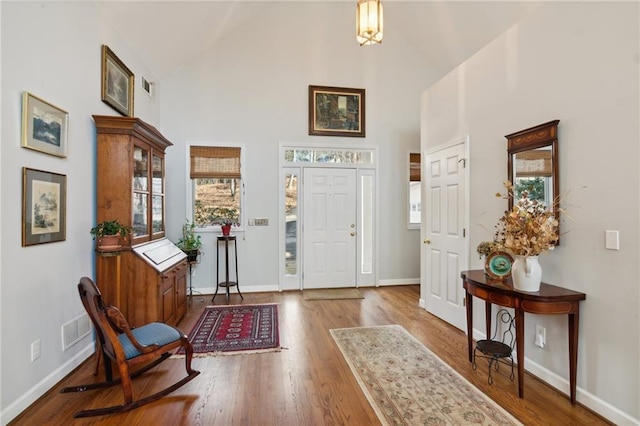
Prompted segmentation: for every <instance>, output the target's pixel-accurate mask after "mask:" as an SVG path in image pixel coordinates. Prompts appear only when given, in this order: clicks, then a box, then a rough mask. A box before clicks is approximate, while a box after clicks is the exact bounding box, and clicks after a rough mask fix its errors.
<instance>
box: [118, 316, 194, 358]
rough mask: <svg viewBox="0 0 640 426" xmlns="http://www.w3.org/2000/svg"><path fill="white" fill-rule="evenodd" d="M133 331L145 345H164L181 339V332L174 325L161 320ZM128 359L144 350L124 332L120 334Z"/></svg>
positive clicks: (119, 338) (137, 338) (119, 337)
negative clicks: (136, 345)
mask: <svg viewBox="0 0 640 426" xmlns="http://www.w3.org/2000/svg"><path fill="white" fill-rule="evenodd" d="M131 333H132V334H133V336H134V337H135V338H136V340H137V341H138V342H139V343H140V344H141V345H143V346H148V345H158V346H164V345H166V344H168V343H172V342H175V341H176V340H179V339H180V336H181V334H180V333H179V332H178V331H177V330H176V329H175V328H173V327H170V326H168V325H166V324H163V323H161V322H152V323H149V324H146V325H143V326H142V327H138V328H134V329H133V330H131ZM118 340H120V344H121V345H122V349H123V350H124V355H125V358H126V359H131V358H134V357H137V356H138V355H140V354H141V353H142V352H140V351H139V350H138V349H136V347H135V346H133V343H131V340H129V338H128V337H127V335H126V334H124V333H122V334H120V335H119V336H118Z"/></svg>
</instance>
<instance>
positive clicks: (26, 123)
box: [22, 92, 69, 157]
mask: <svg viewBox="0 0 640 426" xmlns="http://www.w3.org/2000/svg"><path fill="white" fill-rule="evenodd" d="M68 125H69V113H68V112H67V111H65V110H63V109H61V108H58V107H57V106H55V105H53V104H50V103H49V102H47V101H45V100H44V99H40V98H39V97H37V96H35V95H32V94H31V93H29V92H24V93H23V94H22V146H23V147H24V148H29V149H33V150H35V151H40V152H44V153H46V154H51V155H55V156H57V157H66V156H67V128H68Z"/></svg>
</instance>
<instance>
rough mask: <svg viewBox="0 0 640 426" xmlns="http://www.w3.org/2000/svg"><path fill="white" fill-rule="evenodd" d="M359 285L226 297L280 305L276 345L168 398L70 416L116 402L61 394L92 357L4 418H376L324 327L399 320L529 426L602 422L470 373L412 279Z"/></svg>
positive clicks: (111, 395) (153, 385)
mask: <svg viewBox="0 0 640 426" xmlns="http://www.w3.org/2000/svg"><path fill="white" fill-rule="evenodd" d="M361 290H362V292H363V294H364V296H365V298H364V299H349V300H309V301H307V300H303V299H302V293H301V292H298V291H293V292H283V293H277V292H276V293H252V294H245V295H244V296H245V298H244V301H241V300H240V298H239V296H237V295H232V298H231V303H245V304H250V303H270V302H275V303H278V304H279V316H280V343H281V345H282V346H283V349H282V351H281V352H273V353H263V354H245V355H229V356H217V357H208V358H194V360H193V366H194V368H196V369H198V370H200V371H201V372H202V374H200V376H198V377H197V378H195V379H194V380H192V381H191V382H189V383H188V384H186V385H185V386H183V387H182V388H180V389H179V390H177V391H176V392H174V393H173V394H171V395H169V396H168V397H165V398H163V399H161V400H160V401H157V402H154V403H151V404H149V405H146V406H144V407H141V408H138V409H136V410H133V411H131V412H129V413H124V414H118V415H111V416H103V417H94V418H89V419H79V420H76V419H73V414H74V413H75V412H76V411H79V410H81V409H85V408H95V407H100V406H107V405H115V404H120V403H121V402H122V393H121V390H120V388H118V387H113V388H111V389H109V390H99V391H87V392H84V393H77V394H60V393H59V390H60V389H61V388H62V387H64V386H70V385H77V384H83V383H89V382H92V381H99V380H98V379H96V378H94V377H93V369H94V367H95V359H94V357H91V358H89V359H88V360H87V361H86V362H85V363H83V364H82V365H81V366H80V367H78V368H77V369H76V370H75V371H74V372H72V373H71V374H70V375H69V376H68V377H66V378H65V379H64V380H62V381H61V382H60V383H59V384H58V385H57V386H56V387H54V388H53V389H51V391H50V392H48V393H47V394H46V395H44V396H43V397H42V398H40V399H39V400H38V401H37V402H35V403H34V404H33V405H32V406H31V407H29V408H28V409H27V410H26V411H25V412H24V413H22V414H21V415H20V416H19V417H18V418H16V419H15V420H14V421H13V422H12V423H10V424H11V425H128V426H129V425H185V426H186V425H189V426H190V425H376V424H379V421H378V418H377V417H376V415H375V413H374V411H373V409H372V408H371V406H370V405H369V403H368V401H367V399H366V398H365V396H364V394H363V393H362V391H361V390H360V387H359V386H358V384H357V382H356V380H355V378H354V377H353V375H352V374H351V371H350V370H349V367H348V366H347V364H346V362H345V360H344V359H343V358H342V355H341V353H340V351H339V349H338V348H337V347H336V345H335V343H334V342H333V339H332V338H331V336H330V334H329V329H331V328H342V327H358V326H371V325H383V324H400V325H402V326H403V327H405V328H406V329H407V330H408V331H409V332H410V333H411V334H413V335H414V336H415V337H416V338H417V339H418V340H420V341H421V342H422V343H424V344H425V345H426V346H427V347H428V348H430V349H431V350H432V351H433V352H434V353H436V354H437V355H438V356H439V357H440V358H441V359H442V360H444V361H445V362H446V363H448V364H449V365H451V366H452V367H453V368H454V369H455V370H456V371H458V372H459V373H460V374H461V375H462V376H464V377H465V378H466V379H467V380H469V381H470V382H471V383H473V384H474V385H475V386H476V387H478V388H479V389H480V390H482V391H483V392H485V393H486V394H487V395H488V396H489V397H490V398H492V399H493V400H494V401H496V402H498V403H499V404H500V405H501V406H502V407H504V408H505V409H506V410H507V411H509V412H510V413H511V414H513V415H514V416H515V417H517V418H518V419H520V421H522V422H523V423H524V424H526V425H601V424H609V423H607V422H606V421H604V420H603V419H602V418H600V417H599V416H597V415H595V414H593V413H591V412H590V411H589V410H587V409H585V408H584V407H582V406H580V405H575V406H573V405H571V403H570V402H569V398H568V397H567V396H566V395H563V394H561V393H560V392H558V391H556V390H554V389H552V388H551V387H549V386H547V385H546V384H544V383H542V382H540V381H539V380H537V379H535V378H534V377H532V376H530V375H529V374H527V375H526V378H525V398H523V399H520V398H518V385H517V379H516V381H514V382H511V381H510V380H509V378H508V376H507V370H508V369H507V368H502V369H501V370H500V372H498V373H497V374H496V373H494V384H493V385H489V384H488V383H487V370H486V368H487V367H486V364H483V362H484V361H480V363H479V365H478V369H477V370H476V371H474V370H473V369H472V367H471V364H470V363H469V361H468V359H467V343H466V336H465V334H464V333H463V332H462V331H460V330H458V329H455V328H453V327H452V326H450V325H448V324H446V323H445V322H443V321H441V320H439V319H438V318H436V317H434V316H432V315H431V314H429V313H427V312H426V311H425V310H423V309H421V308H420V307H419V306H418V299H419V287H418V286H417V285H415V286H397V287H382V288H364V289H361ZM210 301H211V296H194V297H193V300H192V302H191V304H190V307H189V310H188V313H187V316H186V317H185V318H184V319H183V320H182V322H181V323H180V324H179V327H180V328H181V329H182V330H184V331H185V332H187V333H188V331H189V330H190V329H191V327H192V326H193V324H194V323H195V321H196V320H197V318H198V317H199V316H200V314H201V313H202V310H203V308H204V306H206V305H209V304H210ZM217 301H218V303H223V301H224V298H221V297H218V298H217ZM183 376H184V363H183V361H182V360H179V359H169V360H167V361H165V362H164V363H162V364H160V366H158V367H156V368H155V369H154V370H151V371H150V372H148V373H146V375H145V376H143V377H140V378H138V379H136V380H134V384H135V389H134V391H135V392H136V393H135V395H140V394H143V395H146V394H150V393H152V392H154V391H155V390H157V389H160V388H162V387H164V386H166V385H167V384H168V383H169V382H172V381H176V380H177V379H179V378H181V377H183ZM99 379H100V378H99ZM100 380H101V379H100Z"/></svg>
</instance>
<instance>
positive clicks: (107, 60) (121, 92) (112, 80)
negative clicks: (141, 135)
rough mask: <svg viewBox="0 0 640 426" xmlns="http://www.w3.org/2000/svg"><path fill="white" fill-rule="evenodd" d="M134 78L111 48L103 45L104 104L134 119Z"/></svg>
mask: <svg viewBox="0 0 640 426" xmlns="http://www.w3.org/2000/svg"><path fill="white" fill-rule="evenodd" d="M133 92H134V76H133V73H132V72H131V70H129V68H127V66H126V65H125V64H124V62H122V61H121V60H120V59H119V58H118V57H117V56H116V54H115V53H113V51H112V50H111V49H109V46H107V45H106V44H103V45H102V102H104V103H106V104H107V105H109V106H110V107H111V108H113V109H115V110H116V111H118V112H119V113H120V114H122V115H124V116H126V117H133Z"/></svg>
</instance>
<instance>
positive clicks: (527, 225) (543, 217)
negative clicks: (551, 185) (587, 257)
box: [494, 181, 558, 256]
mask: <svg viewBox="0 0 640 426" xmlns="http://www.w3.org/2000/svg"><path fill="white" fill-rule="evenodd" d="M504 186H505V188H506V189H507V194H506V195H504V194H501V193H498V194H496V196H498V197H513V185H512V184H511V182H509V181H505V182H504ZM557 204H558V203H557V200H556V202H554V206H552V207H551V208H548V207H547V206H545V205H544V204H542V203H539V202H538V201H537V200H531V199H529V198H528V194H527V192H526V191H523V192H522V198H520V199H519V200H517V202H515V203H514V205H513V208H512V209H511V210H510V211H506V212H505V213H504V215H503V216H502V217H501V218H500V220H499V221H498V224H497V225H496V228H497V231H496V234H495V236H494V242H496V243H498V244H501V245H502V246H503V247H504V249H506V250H507V251H509V252H511V253H512V254H514V255H520V256H537V255H539V254H542V253H544V252H546V251H548V250H553V248H554V247H555V245H556V243H557V242H558V220H557V218H556V214H555V211H554V209H555V208H557Z"/></svg>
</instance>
